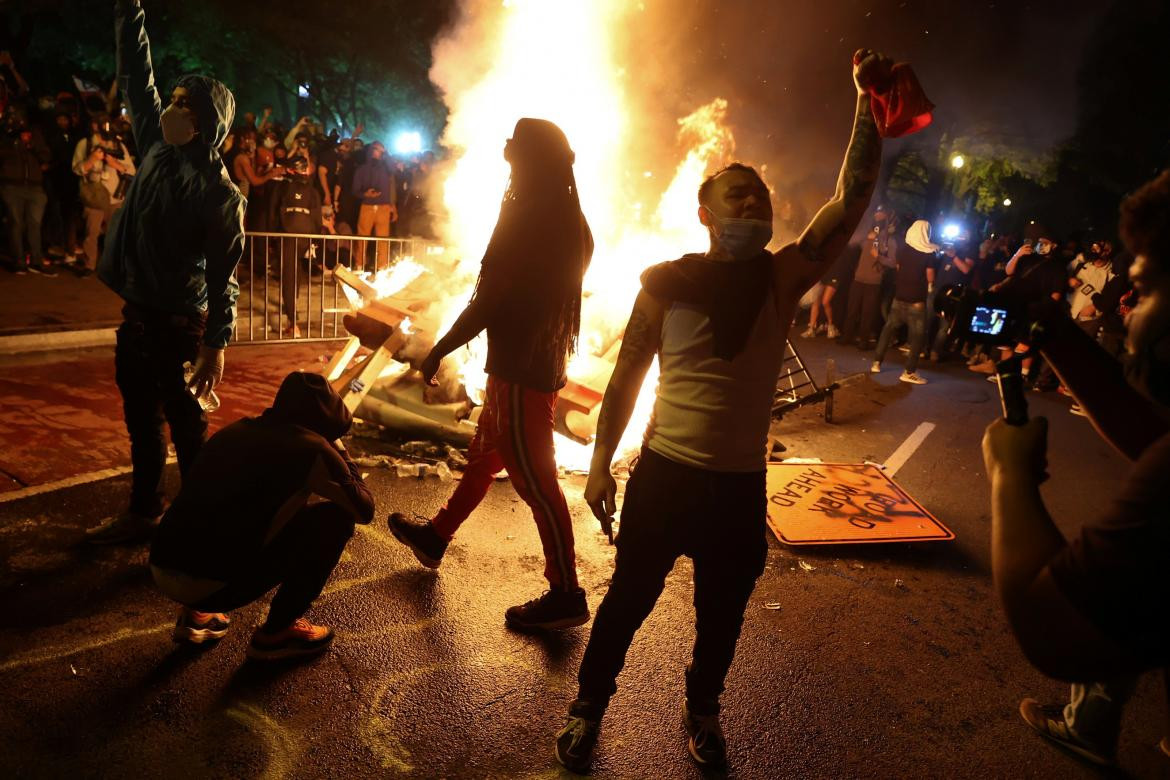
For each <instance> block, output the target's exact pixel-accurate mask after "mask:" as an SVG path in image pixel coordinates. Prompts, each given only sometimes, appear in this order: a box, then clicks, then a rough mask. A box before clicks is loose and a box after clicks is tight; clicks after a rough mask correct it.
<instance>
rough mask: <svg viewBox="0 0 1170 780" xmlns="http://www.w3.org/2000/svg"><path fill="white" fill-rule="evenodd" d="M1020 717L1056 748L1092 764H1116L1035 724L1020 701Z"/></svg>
mask: <svg viewBox="0 0 1170 780" xmlns="http://www.w3.org/2000/svg"><path fill="white" fill-rule="evenodd" d="M1020 717H1021V718H1022V719H1023V721H1024V723H1027V724H1028V726H1029V727H1030V728H1031V729H1032V731H1035V732H1036V733H1037V734H1039V735H1040V736H1042V737H1044V739H1046V740H1048V741H1049V742H1051V743H1052V744H1053V745H1056V746H1057V747H1058V748H1060V749H1061V750H1063V751H1064V752H1066V753H1068V754H1069V755H1072V756H1076V757H1077V758H1083V759H1084V760H1085V761H1088V762H1089V763H1090V764H1092V765H1093V766H1099V767H1112V766H1115V765H1116V764H1115V762H1113V761H1110V760H1109V759H1107V758H1105V757H1104V756H1102V755H1099V754H1097V753H1094V752H1093V751H1091V750H1087V749H1085V748H1083V747H1079V746H1078V745H1076V744H1074V743H1072V742H1068V741H1066V740H1064V739H1061V738H1060V737H1058V736H1056V735H1055V734H1052V733H1051V732H1049V731H1048V729H1046V728H1041V727H1040V726H1037V725H1036V724H1035V723H1033V722H1032V721H1030V720H1028V717H1027V716H1026V715H1025V714H1024V703H1023V702H1020Z"/></svg>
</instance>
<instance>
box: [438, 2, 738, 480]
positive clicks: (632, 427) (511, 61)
mask: <svg viewBox="0 0 1170 780" xmlns="http://www.w3.org/2000/svg"><path fill="white" fill-rule="evenodd" d="M630 6H631V4H629V3H628V2H625V0H561V1H560V2H549V1H548V0H503V2H502V3H501V2H500V0H494V2H493V1H492V0H466V2H464V3H463V5H462V17H461V19H460V21H459V22H458V23H457V24H456V26H455V28H454V30H453V31H452V32H451V33H450V34H449V35H448V36H447V37H445V38H443V39H441V40H440V41H439V42H437V44H436V46H435V51H434V66H433V68H432V70H431V79H432V81H434V83H435V84H436V85H437V86H438V87H439V88H440V89H441V90H442V91H443V93H444V100H445V101H446V103H447V105H448V108H449V118H448V125H447V129H446V132H445V135H444V137H443V144H444V146H446V147H447V148H449V149H452V150H453V151H454V155H455V159H456V162H455V164H454V166H453V167H452V168H451V169H450V172H449V175H448V176H447V178H446V180H445V182H444V185H443V199H444V204H445V206H446V208H447V211H448V213H449V224H448V225H447V226H446V228H445V231H444V235H443V242H444V244H445V245H446V247H447V249H448V250H449V256H451V257H454V258H456V262H455V266H454V268H452V269H450V270H449V271H448V272H447V273H445V274H444V276H443V283H444V285H445V288H446V290H447V291H449V293H450V295H449V296H448V297H446V298H445V300H444V301H442V302H441V303H439V304H438V306H439V307H440V308H441V309H442V311H443V314H442V316H441V317H440V318H439V319H440V320H441V329H440V331H439V332H443V331H445V330H446V328H448V327H449V326H450V325H451V324H452V323H453V322H454V320H455V318H456V317H457V316H458V315H459V313H460V311H461V310H462V307H463V305H464V304H465V303H466V301H467V299H468V297H469V296H470V292H471V289H472V286H473V285H474V280H475V278H476V276H477V274H478V271H479V259H480V257H481V256H482V253H483V250H484V247H486V245H487V242H488V238H489V237H490V236H491V232H492V229H493V227H494V225H495V221H496V217H497V216H498V212H499V202H500V198H501V196H502V194H503V190H504V187H505V184H506V182H507V180H508V173H509V170H508V165H507V163H506V162H505V161H504V158H503V146H504V142H505V140H506V139H507V138H508V137H509V136H510V135H511V132H512V128H513V127H514V125H515V123H516V120H517V119H519V118H520V117H525V116H528V117H537V118H543V119H549V120H551V121H553V122H555V123H556V124H558V125H559V126H560V127H561V129H563V130H564V131H565V134H566V135H567V136H568V138H569V143H570V144H571V145H572V147H573V149H574V151H575V152H576V165H575V166H574V172H575V175H576V179H577V184H578V188H579V190H580V197H581V203H582V208H583V210H584V211H585V215H586V217H587V218H588V220H589V223H590V225H591V227H592V229H593V234H594V240H595V243H596V249H595V251H594V255H593V262H592V264H591V266H590V268H589V272H588V274H587V275H586V277H585V280H584V285H583V292H584V299H583V303H582V329H581V340H580V350H581V354H579V355H577V356H576V357H575V358H574V359H573V361H572V362H571V363H570V366H569V376H570V378H574V379H575V378H577V377H579V376H581V372H582V371H584V370H585V369H586V364H590V363H591V362H592V359H595V358H597V357H598V356H601V355H604V354H606V353H609V355H610V357H611V358H612V357H613V356H614V354H615V353H614V351H613V349H612V348H613V346H614V344H615V341H616V340H617V339H618V338H620V335H621V331H622V328H623V327H624V326H625V323H626V320H627V318H628V316H629V312H630V308H631V306H632V305H633V301H634V298H635V297H636V295H637V292H638V288H639V283H638V277H639V275H640V273H641V272H642V271H643V270H644V269H645V268H646V267H647V266H649V265H651V264H653V263H657V262H661V261H662V260H668V259H672V258H675V257H678V256H680V255H682V254H683V253H685V252H688V251H702V250H704V249H706V246H707V232H706V229H705V228H704V227H703V226H702V225H700V224H699V222H698V220H697V218H696V216H695V210H696V206H697V204H696V202H695V193H696V191H697V190H698V187H699V184H700V183H701V182H702V179H703V177H704V176H705V175H706V174H707V172H708V171H709V170H711V169H712V168H713V167H716V166H718V165H720V164H722V163H723V162H725V161H727V159H728V158H729V156H730V155H731V153H732V151H733V150H734V143H735V142H734V138H733V137H732V134H731V131H730V130H729V129H728V127H727V126H726V124H725V118H726V113H727V102H726V101H725V100H723V99H721V98H715V99H714V100H712V101H711V102H710V103H708V104H706V105H704V106H700V107H699V108H698V109H696V110H695V111H694V112H693V113H692V114H690V115H689V116H687V117H684V118H682V119H679V120H678V126H679V137H678V139H677V140H678V144H679V147H680V156H681V157H682V159H681V161H680V162H679V163H678V165H677V168H676V169H675V171H674V174H673V176H672V178H671V179H670V183H669V185H668V186H667V187H666V188H665V190H661V191H659V192H655V191H654V189H653V188H654V187H655V185H656V180H655V177H654V172H653V170H651V168H652V167H653V166H651V165H649V164H648V163H647V162H646V161H642V160H636V159H632V155H631V153H630V149H631V140H632V139H631V138H630V137H629V136H630V135H631V130H630V123H629V121H628V118H629V117H630V116H632V115H633V112H634V111H635V109H636V107H635V106H633V105H631V101H630V99H629V96H628V94H627V89H626V83H627V81H628V80H629V79H630V78H631V77H632V76H631V73H630V72H629V71H627V70H626V69H625V68H623V67H622V65H621V63H619V62H618V61H617V59H616V52H615V47H614V33H615V31H617V30H619V29H621V25H623V24H626V23H627V22H628V21H629V20H628V15H629V14H630V13H631V12H632V10H631V7H630ZM647 202H649V203H654V204H655V205H654V208H653V209H647V208H646V207H645V204H646V203H647ZM485 352H486V344H485V343H483V339H482V338H481V339H477V340H476V341H473V342H472V344H471V345H469V349H468V350H467V351H462V350H461V351H459V352H457V353H456V354H455V355H453V356H452V357H453V358H455V359H456V360H462V361H463V367H462V369H461V373H462V378H463V380H464V382H465V384H466V386H467V387H468V390H469V393H470V394H471V395H472V397H473V398H475V397H476V394H477V393H479V394H480V396H479V397H482V390H483V387H484V385H485V384H486V377H485V376H484V375H483V370H482V369H483V365H484V357H485ZM605 379H606V380H607V379H608V377H605ZM656 382H657V366H654V367H652V368H651V371H650V375H648V376H647V377H646V381H645V382H644V384H643V389H642V393H641V395H640V396H639V399H638V403H637V407H636V410H635V413H634V416H633V418H632V419H631V421H630V424H629V426H628V427H627V429H626V434H625V436H624V438H623V440H622V448H623V449H634V448H637V447H638V446H640V444H641V439H642V435H643V431H644V428H645V425H646V421H647V420H648V419H649V416H650V412H651V409H652V407H653V401H654V391H653V388H654V386H655V384H656ZM595 389H596V390H598V391H602V390H604V382H602V383H601V387H595ZM596 413H597V410H596V409H595V410H594V416H596ZM556 447H557V461H558V463H559V464H560V465H562V466H563V467H565V468H568V469H575V470H576V469H584V468H587V467H588V464H589V459H590V455H591V449H592V448H591V447H588V446H584V445H580V444H577V443H575V442H572V441H570V440H568V439H566V438H563V437H557V444H556Z"/></svg>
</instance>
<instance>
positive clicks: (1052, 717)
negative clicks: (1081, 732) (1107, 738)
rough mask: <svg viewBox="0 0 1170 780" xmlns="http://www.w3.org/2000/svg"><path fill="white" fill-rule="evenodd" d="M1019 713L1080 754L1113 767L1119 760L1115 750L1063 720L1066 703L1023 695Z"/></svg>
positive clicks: (1066, 748)
mask: <svg viewBox="0 0 1170 780" xmlns="http://www.w3.org/2000/svg"><path fill="white" fill-rule="evenodd" d="M1020 717H1022V718H1023V719H1024V722H1025V723H1027V724H1028V725H1029V726H1031V727H1032V728H1033V729H1035V730H1036V732H1037V733H1038V734H1040V736H1042V737H1044V738H1045V739H1047V740H1049V741H1051V742H1052V743H1053V744H1055V745H1056V746H1057V747H1059V748H1061V749H1062V750H1064V751H1065V752H1067V753H1071V754H1072V755H1074V756H1077V757H1078V758H1081V759H1084V760H1085V761H1088V762H1090V763H1092V764H1095V765H1097V766H1099V767H1112V766H1113V765H1114V764H1115V763H1116V761H1117V758H1116V755H1115V753H1114V751H1112V750H1108V749H1106V748H1103V747H1101V746H1098V745H1094V744H1092V743H1091V742H1088V741H1086V740H1083V739H1081V738H1080V737H1078V736H1077V735H1076V734H1073V733H1072V730H1071V729H1069V727H1068V723H1066V722H1065V720H1064V705H1063V704H1041V703H1040V702H1038V701H1036V700H1035V699H1024V700H1023V701H1022V702H1020Z"/></svg>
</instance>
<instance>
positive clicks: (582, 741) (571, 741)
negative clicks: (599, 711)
mask: <svg viewBox="0 0 1170 780" xmlns="http://www.w3.org/2000/svg"><path fill="white" fill-rule="evenodd" d="M577 712H578V708H577V703H576V702H574V703H573V706H572V707H570V708H569V719H568V720H567V721H566V722H565V726H564V728H562V729H561V730H560V731H558V732H557V741H556V745H555V746H554V751H555V753H556V756H557V762H558V763H560V765H561V766H563V767H564V768H565V769H568V770H569V771H570V772H576V773H577V774H579V775H583V774H585V773H587V772H588V771H589V763H590V761H592V759H593V748H594V746H595V745H597V731H598V729H599V728H600V726H601V720H600V719H597V720H595V719H593V718H590V717H587V716H586V715H584V714H577Z"/></svg>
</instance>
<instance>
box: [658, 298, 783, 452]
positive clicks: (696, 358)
mask: <svg viewBox="0 0 1170 780" xmlns="http://www.w3.org/2000/svg"><path fill="white" fill-rule="evenodd" d="M787 320H788V317H786V316H781V314H780V312H779V311H778V310H777V306H776V298H775V294H774V293H773V292H772V291H769V292H768V294H767V296H765V298H764V305H763V306H762V307H761V308H760V316H759V317H758V318H757V319H756V324H755V326H754V327H753V328H752V331H751V334H750V335H749V336H748V340H747V343H746V344H745V345H744V348H743V350H742V351H741V352H740V353H739V354H738V355H737V356H736V357H735V359H734V360H731V361H727V360H722V359H720V358H717V357H715V352H714V334H713V331H712V328H711V321H710V319H708V317H707V315H706V314H704V313H703V311H702V310H701V309H700V308H699V307H697V306H694V305H692V304H685V303H675V304H672V305H671V306H670V307H669V308H668V309H667V310H666V314H665V317H664V318H663V322H662V347H661V350H660V351H659V354H658V361H659V375H658V393H657V396H658V397H657V398H656V399H655V401H654V412H653V414H652V415H651V417H650V423H649V425H647V426H646V436H645V442H646V446H647V447H649V448H650V449H651V450H653V451H654V452H656V453H658V454H659V455H662V456H663V457H665V458H669V459H670V460H673V461H675V462H676V463H682V464H684V465H687V466H695V467H696V468H701V469H706V470H708V471H734V472H752V471H763V470H764V469H765V468H766V466H767V447H768V428H769V426H770V425H771V423H772V402H773V400H774V399H775V396H776V380H777V378H778V377H779V375H780V370H781V368H782V367H783V364H784V350H785V345H786V341H787V338H788V325H789V323H788V321H787Z"/></svg>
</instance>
